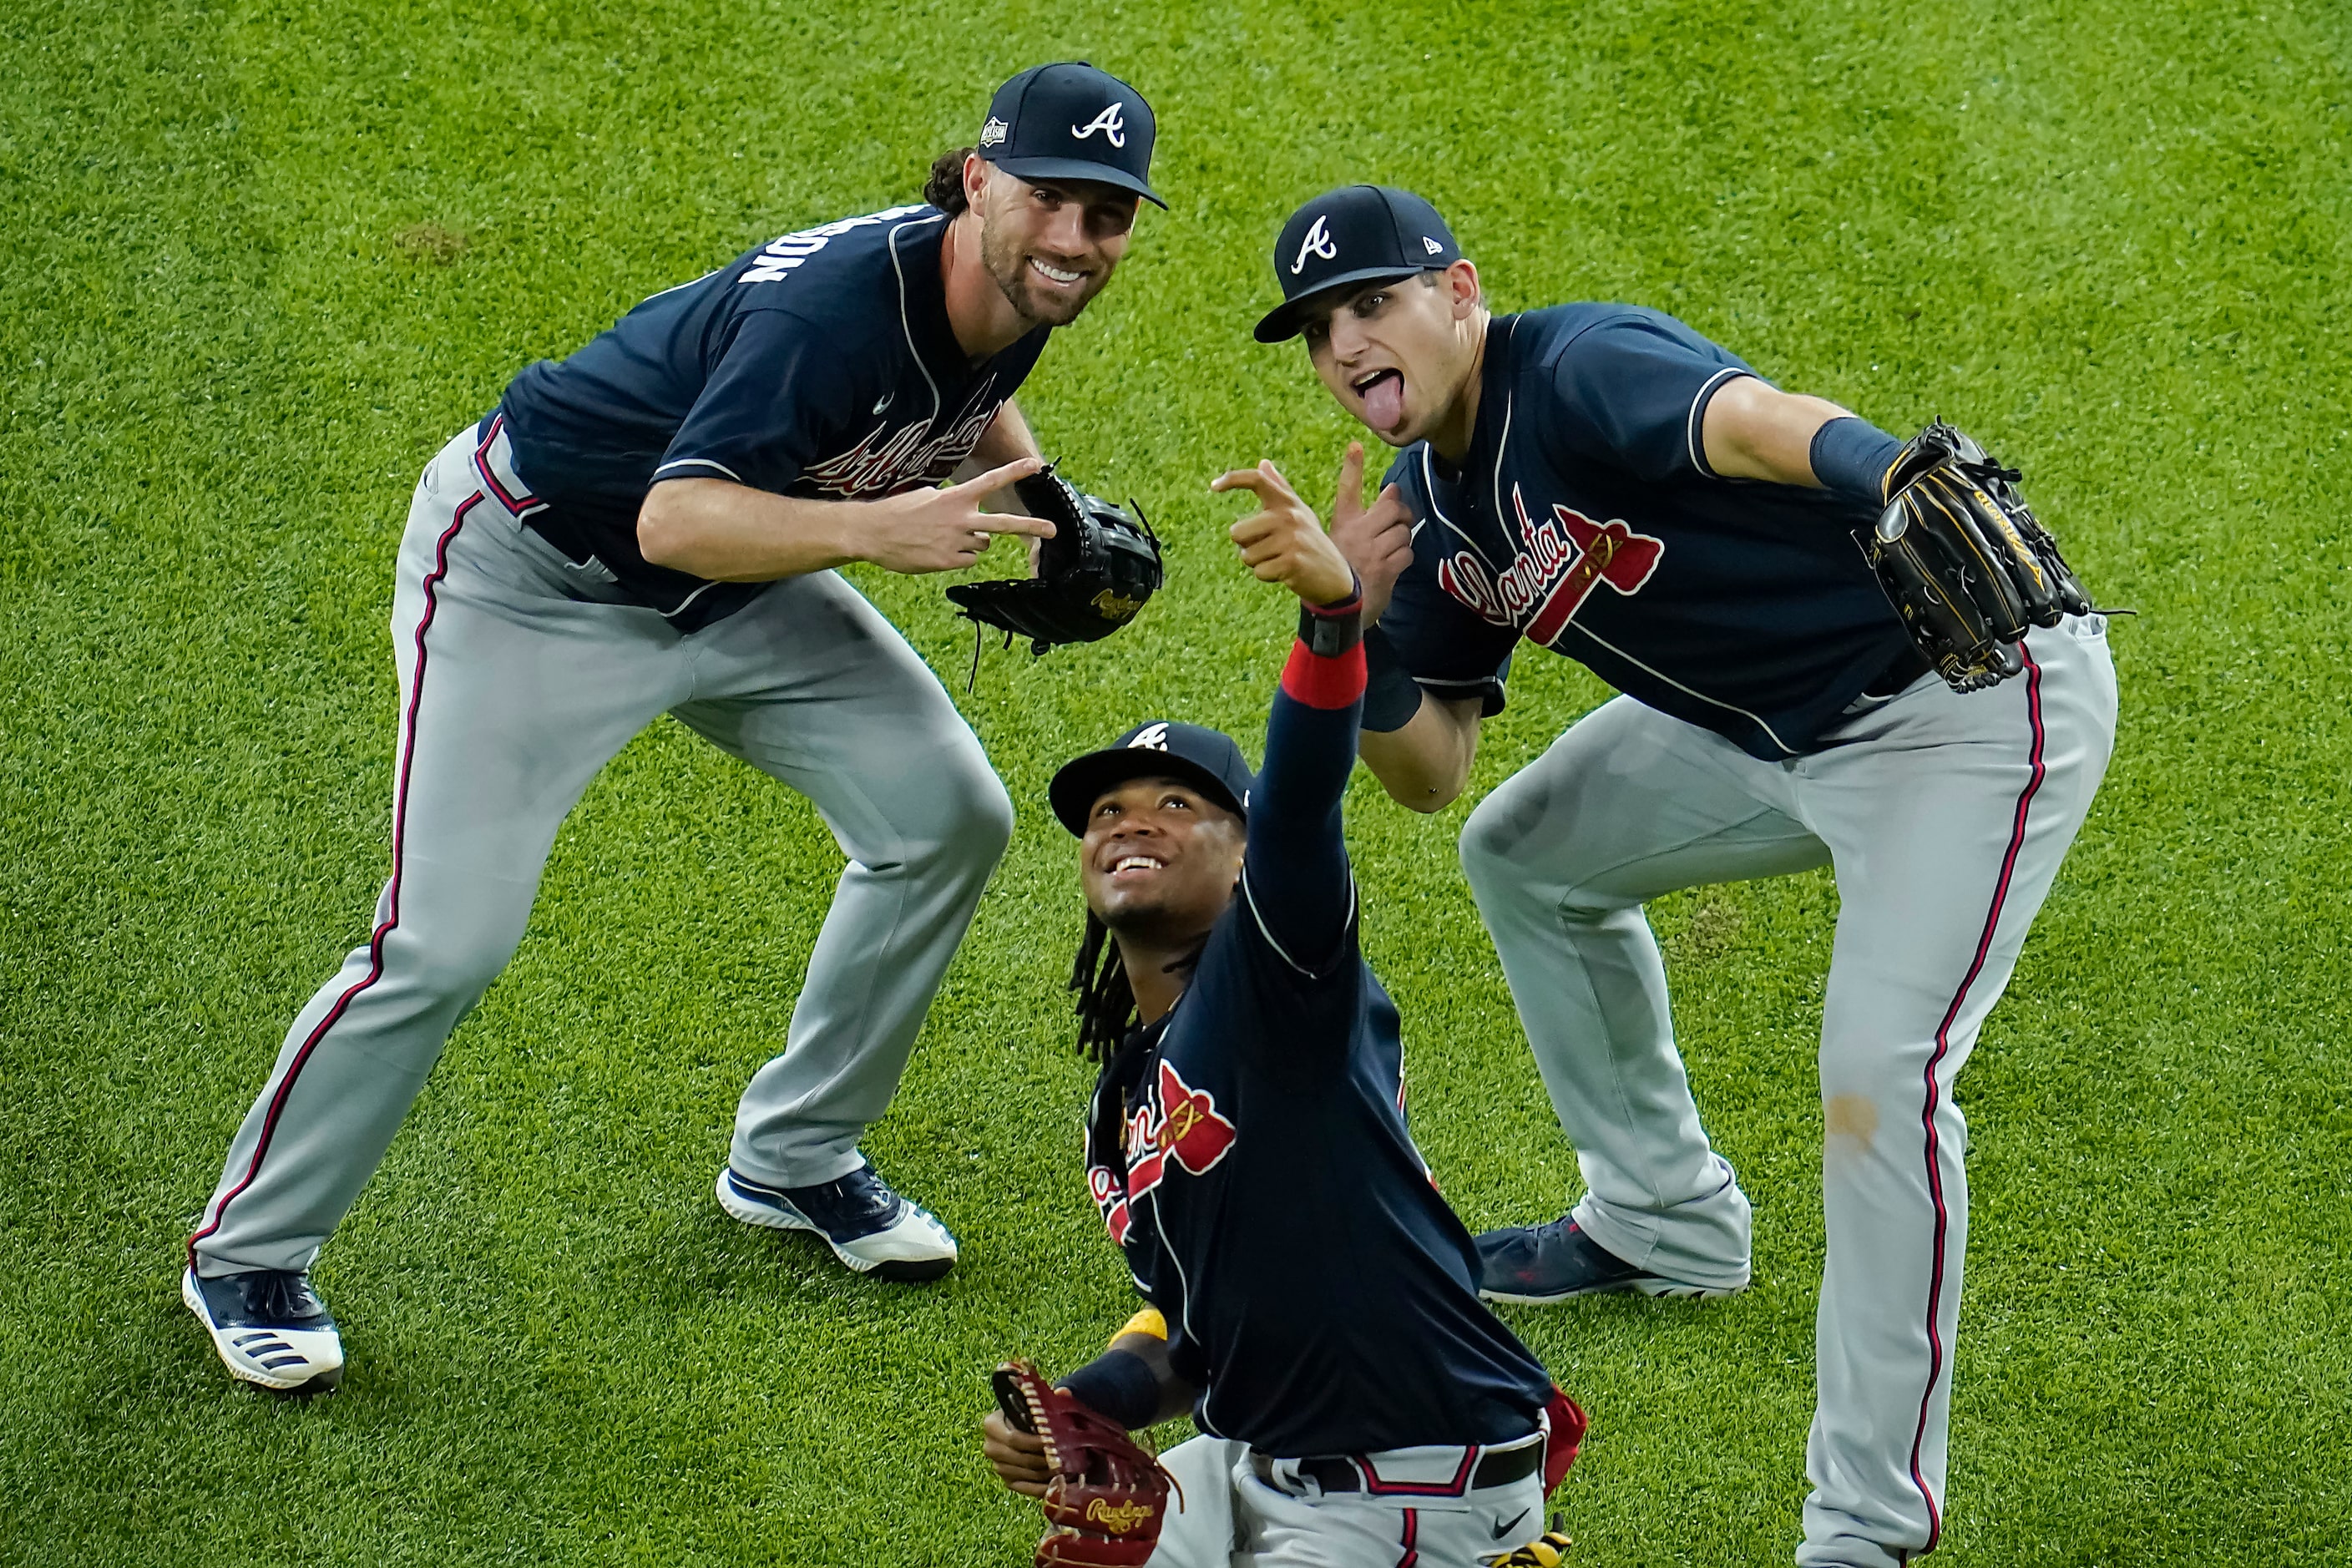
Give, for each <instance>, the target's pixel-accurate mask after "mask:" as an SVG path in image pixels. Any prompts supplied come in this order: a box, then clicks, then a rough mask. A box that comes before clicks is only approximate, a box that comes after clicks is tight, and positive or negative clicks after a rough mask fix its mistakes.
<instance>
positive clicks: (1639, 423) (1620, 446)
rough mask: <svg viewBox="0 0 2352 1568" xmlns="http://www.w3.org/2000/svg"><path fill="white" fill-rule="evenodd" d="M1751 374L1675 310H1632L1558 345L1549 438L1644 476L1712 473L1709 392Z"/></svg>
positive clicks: (1545, 435)
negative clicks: (1706, 424) (1704, 427)
mask: <svg viewBox="0 0 2352 1568" xmlns="http://www.w3.org/2000/svg"><path fill="white" fill-rule="evenodd" d="M1753 374H1756V373H1755V372H1754V371H1752V370H1750V369H1749V368H1748V366H1747V364H1746V363H1743V362H1741V361H1740V360H1739V359H1738V357H1737V356H1736V355H1734V354H1733V353H1731V352H1730V351H1729V350H1727V349H1725V348H1723V347H1721V346H1719V345H1718V344H1716V343H1714V342H1709V341H1708V340H1707V339H1706V338H1704V337H1701V336H1700V335H1699V334H1698V333H1696V332H1695V331H1691V329H1690V328H1688V327H1686V326H1685V325H1683V324H1682V323H1681V322H1680V321H1675V319H1674V318H1673V317H1672V316H1667V315H1662V314H1660V313H1659V312H1658V311H1655V310H1624V311H1622V312H1620V313H1617V314H1613V315H1611V316H1608V317H1606V318H1604V319H1603V320H1601V321H1597V322H1595V323H1594V324H1592V325H1591V326H1590V327H1587V328H1586V329H1585V330H1584V331H1580V332H1579V333H1577V334H1576V336H1575V337H1573V338H1571V339H1570V340H1569V342H1567V343H1565V344H1564V345H1562V347H1561V349H1560V351H1559V356H1558V357H1557V358H1556V359H1555V360H1554V361H1553V363H1552V365H1551V390H1552V393H1553V395H1554V396H1553V404H1552V409H1551V413H1552V418H1551V419H1550V420H1549V422H1548V424H1547V426H1546V427H1545V428H1544V430H1543V438H1545V439H1547V440H1549V441H1552V442H1556V443H1558V444H1559V446H1561V447H1566V448H1567V449H1568V450H1570V451H1571V452H1573V453H1575V454H1576V455H1577V456H1579V457H1582V458H1591V459H1597V460H1599V461H1601V462H1606V463H1611V464H1613V465H1615V466H1616V467H1618V468H1624V469H1626V470H1628V471H1629V472H1631V473H1633V474H1634V475H1636V476H1637V477H1639V478H1641V479H1648V480H1653V481H1656V480H1663V479H1687V478H1690V477H1692V476H1693V475H1698V476H1703V477H1705V478H1708V479H1712V478H1714V477H1715V473H1714V470H1713V469H1711V468H1708V467H1707V466H1706V443H1705V442H1704V441H1703V440H1702V439H1701V438H1700V434H1699V432H1700V427H1701V422H1702V421H1703V420H1704V419H1705V418H1706V405H1707V400H1708V399H1709V398H1711V397H1713V396H1714V395H1716V393H1717V391H1719V390H1720V389H1721V388H1722V387H1724V386H1725V385H1726V384H1728V383H1730V382H1733V381H1736V380H1738V378H1739V377H1741V376H1743V375H1753Z"/></svg>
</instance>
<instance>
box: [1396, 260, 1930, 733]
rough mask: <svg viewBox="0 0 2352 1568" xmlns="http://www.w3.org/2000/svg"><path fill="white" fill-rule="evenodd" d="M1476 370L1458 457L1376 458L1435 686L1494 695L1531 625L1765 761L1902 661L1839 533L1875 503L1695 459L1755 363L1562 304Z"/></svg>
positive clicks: (1402, 629)
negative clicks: (1472, 410)
mask: <svg viewBox="0 0 2352 1568" xmlns="http://www.w3.org/2000/svg"><path fill="white" fill-rule="evenodd" d="M1480 374H1481V376H1482V378H1483V379H1482V380H1481V382H1480V391H1479V400H1478V419H1477V427H1476V429H1475V432H1474V433H1473V436H1472V439H1471V446H1470V451H1469V453H1468V455H1467V456H1466V457H1465V459H1464V460H1463V463H1462V465H1461V468H1459V470H1458V471H1449V470H1448V468H1447V467H1446V465H1445V463H1444V460H1443V459H1441V458H1438V457H1437V456H1436V454H1435V453H1433V451H1432V450H1431V449H1430V447H1429V445H1428V443H1427V442H1421V443H1417V444H1415V445H1414V446H1412V447H1407V448H1406V449H1405V450H1404V451H1403V452H1402V453H1401V454H1400V455H1399V457H1398V458H1397V461H1396V463H1395V465H1394V466H1393V467H1392V468H1391V469H1390V470H1389V479H1391V480H1392V481H1393V482H1395V483H1396V484H1397V485H1398V486H1399V487H1400V488H1401V489H1402V492H1403V494H1404V497H1405V500H1406V502H1407V504H1408V505H1410V506H1411V507H1412V513H1413V517H1414V519H1415V524H1414V533H1413V559H1412V565H1411V566H1409V567H1408V568H1407V569H1406V570H1405V573H1404V574H1403V576H1402V578H1400V579H1399V581H1398V583H1397V587H1396V596H1395V598H1394V599H1393V601H1391V605H1390V607H1389V609H1388V611H1387V613H1386V614H1385V615H1383V616H1382V617H1381V627H1382V628H1383V631H1384V632H1385V634H1386V636H1387V637H1388V639H1389V641H1390V643H1391V645H1392V646H1393V647H1395V649H1396V650H1397V653H1398V656H1399V658H1401V660H1402V663H1403V665H1404V667H1405V668H1406V669H1407V670H1409V671H1410V672H1411V673H1412V675H1413V676H1414V677H1415V678H1416V679H1419V680H1420V681H1421V682H1422V684H1423V687H1424V688H1426V689H1429V690H1430V691H1432V692H1433V694H1435V695H1437V696H1441V697H1454V698H1469V697H1478V698H1482V699H1484V700H1485V705H1486V711H1487V712H1489V713H1492V712H1496V711H1498V710H1500V709H1501V707H1502V698H1503V682H1504V679H1505V677H1506V675H1507V667H1508V664H1509V660H1510V655H1511V650H1512V648H1513V647H1515V646H1516V645H1517V641H1518V639H1519V638H1521V637H1526V638H1527V639H1528V641H1530V642H1533V643H1537V644H1539V645H1541V646H1542V647H1548V648H1550V649H1551V650H1552V651H1554V652H1556V653H1562V654H1566V655H1568V656H1569V657H1570V658H1574V659H1576V660H1578V661H1579V662H1580V663H1581V664H1583V665H1585V666H1587V667H1588V668H1591V670H1592V671H1593V673H1595V674H1596V675H1598V676H1600V677H1601V679H1603V680H1606V681H1607V682H1609V683H1610V684H1611V685H1612V686H1614V687H1615V688H1617V689H1618V690H1620V691H1622V692H1626V693H1628V694H1629V695H1631V696H1633V697H1634V698H1636V699H1638V700H1641V701H1643V702H1645V703H1647V704H1649V705H1650V706H1651V707H1653V708H1656V709H1659V710H1663V711H1664V712H1667V713H1671V714H1673V715H1674V716H1675V717H1676V718H1678V719H1684V720H1687V721H1690V722H1691V723H1694V724H1699V725H1703V726H1705V727H1706V728H1707V729H1710V730H1713V731H1717V732H1718V733H1720V734H1722V735H1724V736H1726V737H1727V738H1728V739H1730V740H1731V741H1732V742H1735V743H1736V744H1738V746H1739V747H1740V748H1741V749H1742V750H1744V751H1746V752H1748V754H1749V755H1751V756H1756V757H1761V758H1764V759H1765V760H1767V761H1778V760H1780V759H1783V758H1787V757H1791V756H1796V755H1799V754H1801V753H1803V752H1807V751H1809V750H1811V748H1812V747H1813V746H1814V744H1815V742H1816V741H1817V739H1818V737H1819V736H1820V735H1821V734H1822V731H1824V730H1826V729H1828V728H1829V727H1830V726H1831V725H1832V722H1834V721H1835V720H1836V719H1837V717H1838V715H1839V714H1840V712H1841V711H1842V710H1843V709H1845V708H1846V707H1847V706H1848V705H1849V704H1850V703H1852V702H1853V700H1854V699H1855V698H1856V697H1857V696H1859V695H1860V694H1861V693H1862V692H1863V690H1864V688H1865V687H1867V686H1869V685H1871V684H1872V683H1873V682H1874V680H1875V679H1877V678H1879V677H1881V676H1883V675H1885V674H1886V673H1888V671H1889V670H1891V669H1893V668H1895V666H1896V665H1898V664H1899V663H1900V662H1901V661H1902V660H1903V659H1905V658H1907V657H1909V655H1910V653H1911V641H1910V638H1909V637H1908V636H1907V635H1906V633H1905V632H1904V630H1903V628H1902V625H1901V623H1900V622H1899V621H1897V620H1896V619H1895V612H1894V610H1893V609H1892V608H1890V607H1889V606H1888V605H1887V602H1886V596H1885V594H1884V593H1883V592H1881V591H1880V589H1879V586H1878V583H1877V580H1876V579H1875V578H1874V577H1873V576H1872V574H1871V572H1870V569H1869V567H1868V565H1867V564H1866V563H1864V560H1863V556H1862V552H1861V550H1860V549H1859V548H1858V547H1857V545H1856V544H1855V542H1854V540H1853V533H1852V531H1853V529H1854V528H1856V527H1858V526H1862V525H1865V524H1867V523H1870V522H1872V521H1874V519H1875V511H1874V509H1871V508H1868V507H1865V506H1863V505H1860V504H1858V503H1857V502H1855V501H1853V500H1850V499H1846V498H1843V497H1840V496H1836V495H1832V493H1831V492H1829V491H1827V490H1822V489H1807V488H1804V487H1801V486H1794V485H1778V484H1767V483H1762V482H1758V481H1752V480H1738V479H1721V478H1718V477H1717V475H1716V474H1715V473H1714V472H1713V471H1712V470H1711V469H1709V468H1708V467H1707V465H1706V451H1705V449H1704V447H1703V445H1702V443H1701V440H1700V436H1699V429H1700V421H1701V420H1702V419H1703V418H1704V417H1705V416H1706V403H1707V399H1708V398H1710V397H1712V396H1713V395H1715V393H1716V392H1717V390H1718V389H1719V388H1721V387H1722V386H1723V385H1724V384H1726V383H1727V382H1729V381H1732V380H1734V379H1736V378H1737V377H1739V376H1743V375H1750V374H1754V372H1752V371H1750V370H1749V369H1748V366H1747V365H1746V364H1744V363H1741V362H1740V361H1739V360H1738V359H1737V358H1735V357H1734V356H1733V355H1731V354H1730V353H1727V352H1726V351H1725V350H1723V349H1721V348H1719V347H1717V345H1716V344H1714V343H1712V342H1708V341H1707V340H1706V339H1705V338H1703V337H1701V336H1700V335H1699V334H1698V333H1696V332H1695V331H1691V330H1690V329H1689V328H1688V327H1685V326H1684V325H1683V324H1682V323H1681V322H1680V321H1675V320H1674V319H1673V318H1672V317H1670V316H1664V315H1661V314H1659V313H1658V312H1657V311H1655V310H1643V309H1640V308H1638V307H1634V306H1628V305H1560V306H1556V307H1554V308H1552V309H1550V310H1531V311H1528V313H1527V314H1525V315H1520V316H1507V317H1500V318H1497V319H1496V320H1495V321H1493V322H1492V323H1491V324H1490V325H1489V326H1488V329H1487V336H1486V363H1485V365H1484V366H1483V368H1482V370H1481V373H1480Z"/></svg>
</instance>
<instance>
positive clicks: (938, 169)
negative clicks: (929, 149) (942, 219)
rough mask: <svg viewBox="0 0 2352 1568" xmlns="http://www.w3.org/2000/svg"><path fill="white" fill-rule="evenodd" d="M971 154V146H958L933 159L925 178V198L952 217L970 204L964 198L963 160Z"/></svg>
mask: <svg viewBox="0 0 2352 1568" xmlns="http://www.w3.org/2000/svg"><path fill="white" fill-rule="evenodd" d="M969 157H971V148H969V147H957V148H953V149H950V151H948V152H945V153H940V155H939V156H938V157H936V158H934V159H932V160H931V172H930V173H929V174H928V175H926V176H925V177H924V180H923V199H924V200H925V201H927V202H929V203H930V204H931V205H933V206H935V207H937V208H939V209H940V211H941V212H943V213H945V214H947V215H948V216H950V217H954V216H957V215H958V214H960V213H961V212H962V211H963V209H964V208H965V207H966V206H967V205H970V204H969V203H967V202H966V201H965V200H964V199H963V161H964V160H965V159H966V158H969Z"/></svg>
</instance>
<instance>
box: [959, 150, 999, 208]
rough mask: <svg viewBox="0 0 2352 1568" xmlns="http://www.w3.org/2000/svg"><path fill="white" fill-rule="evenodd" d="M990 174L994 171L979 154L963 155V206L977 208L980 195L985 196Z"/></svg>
mask: <svg viewBox="0 0 2352 1568" xmlns="http://www.w3.org/2000/svg"><path fill="white" fill-rule="evenodd" d="M992 173H994V171H993V170H992V169H991V168H990V167H989V166H988V160H987V159H985V158H983V157H982V156H981V155H980V154H979V153H965V154H964V159H963V201H964V205H966V206H968V207H974V208H977V207H978V206H979V205H980V198H981V197H982V195H984V194H986V192H987V190H988V177H989V175H990V174H992Z"/></svg>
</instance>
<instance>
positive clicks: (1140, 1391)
mask: <svg viewBox="0 0 2352 1568" xmlns="http://www.w3.org/2000/svg"><path fill="white" fill-rule="evenodd" d="M1061 1387H1062V1388H1063V1389H1064V1391H1066V1393H1068V1394H1070V1396H1071V1397H1072V1398H1074V1399H1076V1400H1077V1401H1078V1402H1079V1403H1080V1404H1082V1405H1087V1406H1089V1407H1091V1408H1093V1409H1095V1410H1097V1411H1100V1412H1101V1413H1102V1414H1103V1415H1108V1416H1109V1417H1110V1418H1111V1419H1112V1420H1114V1421H1116V1422H1118V1424H1119V1425H1120V1426H1124V1427H1126V1428H1127V1429H1128V1430H1129V1431H1130V1432H1132V1431H1134V1430H1135V1429H1136V1428H1137V1427H1139V1426H1150V1425H1151V1418H1152V1417H1153V1416H1154V1415H1159V1414H1160V1379H1159V1378H1158V1377H1157V1376H1155V1375H1154V1374H1153V1373H1152V1371H1151V1368H1150V1366H1148V1365H1146V1364H1145V1363H1144V1360H1143V1358H1142V1357H1141V1356H1139V1355H1138V1354H1136V1353H1135V1352H1133V1351H1105V1352H1103V1353H1102V1354H1100V1355H1098V1356H1097V1357H1095V1359H1094V1360H1092V1361H1090V1362H1088V1363H1087V1364H1086V1365H1084V1366H1082V1367H1080V1368H1078V1370H1077V1371H1076V1372H1074V1373H1070V1375H1069V1376H1067V1377H1066V1378H1064V1379H1062V1382H1061Z"/></svg>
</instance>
